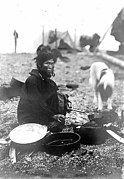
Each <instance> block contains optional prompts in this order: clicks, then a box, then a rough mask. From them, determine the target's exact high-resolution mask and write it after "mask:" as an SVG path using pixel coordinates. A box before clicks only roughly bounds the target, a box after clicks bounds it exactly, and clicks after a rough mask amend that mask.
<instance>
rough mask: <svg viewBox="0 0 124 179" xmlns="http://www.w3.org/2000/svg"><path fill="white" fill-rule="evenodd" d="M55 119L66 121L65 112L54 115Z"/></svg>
mask: <svg viewBox="0 0 124 179" xmlns="http://www.w3.org/2000/svg"><path fill="white" fill-rule="evenodd" d="M53 119H55V120H56V121H58V122H65V116H64V115H63V114H56V115H54V116H53Z"/></svg>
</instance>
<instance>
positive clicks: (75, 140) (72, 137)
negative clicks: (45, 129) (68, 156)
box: [43, 132, 81, 156]
mask: <svg viewBox="0 0 124 179" xmlns="http://www.w3.org/2000/svg"><path fill="white" fill-rule="evenodd" d="M80 139H81V137H80V135H79V134H77V133H74V132H57V133H53V134H50V135H47V136H46V137H45V138H44V142H43V147H44V151H45V152H47V153H49V154H52V155H58V156H61V155H62V154H64V153H66V152H67V153H69V152H71V151H72V150H76V149H78V148H79V147H80Z"/></svg>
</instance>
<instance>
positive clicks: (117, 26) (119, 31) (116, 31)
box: [111, 8, 124, 43]
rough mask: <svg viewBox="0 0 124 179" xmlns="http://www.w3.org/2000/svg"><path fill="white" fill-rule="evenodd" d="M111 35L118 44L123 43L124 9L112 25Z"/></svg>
mask: <svg viewBox="0 0 124 179" xmlns="http://www.w3.org/2000/svg"><path fill="white" fill-rule="evenodd" d="M111 35H112V36H114V37H115V40H117V41H118V42H120V43H124V8H123V9H121V11H120V12H119V13H118V15H117V17H116V18H115V20H114V21H113V23H112V29H111Z"/></svg>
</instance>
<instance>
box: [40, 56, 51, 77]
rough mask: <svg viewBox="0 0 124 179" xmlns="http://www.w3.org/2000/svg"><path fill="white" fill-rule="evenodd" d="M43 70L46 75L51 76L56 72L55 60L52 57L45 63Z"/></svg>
mask: <svg viewBox="0 0 124 179" xmlns="http://www.w3.org/2000/svg"><path fill="white" fill-rule="evenodd" d="M41 71H42V72H43V73H44V74H45V75H46V77H51V76H53V74H54V60H53V59H50V60H48V61H46V62H44V63H43V65H42V68H41Z"/></svg>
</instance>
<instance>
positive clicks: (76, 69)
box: [0, 53, 124, 179]
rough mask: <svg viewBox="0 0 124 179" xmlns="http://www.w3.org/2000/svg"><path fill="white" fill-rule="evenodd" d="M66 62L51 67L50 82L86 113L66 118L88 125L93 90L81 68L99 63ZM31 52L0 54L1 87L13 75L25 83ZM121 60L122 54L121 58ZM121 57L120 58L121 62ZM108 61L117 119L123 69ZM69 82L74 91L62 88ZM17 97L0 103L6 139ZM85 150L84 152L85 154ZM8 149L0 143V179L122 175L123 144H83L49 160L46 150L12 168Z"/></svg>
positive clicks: (123, 98) (76, 57)
mask: <svg viewBox="0 0 124 179" xmlns="http://www.w3.org/2000/svg"><path fill="white" fill-rule="evenodd" d="M66 56H68V57H69V58H70V62H68V63H64V62H63V61H61V60H60V59H58V61H57V63H56V65H55V72H56V76H55V77H54V80H55V81H56V83H57V84H58V85H59V86H60V90H61V91H62V92H63V93H67V94H68V95H69V98H70V100H71V101H72V105H73V108H76V109H79V110H82V111H84V113H79V112H71V113H70V114H67V120H68V121H69V120H74V121H75V120H76V121H84V122H85V121H87V120H88V114H91V113H92V112H93V110H94V109H95V108H96V106H94V104H93V90H92V89H91V87H90V86H89V84H88V78H89V70H82V69H81V67H84V66H89V65H91V64H92V63H93V62H94V61H102V59H100V58H98V57H96V56H93V55H87V54H86V53H82V54H81V53H80V54H66ZM33 57H35V54H1V55H0V84H1V85H3V84H9V83H10V81H11V78H12V77H15V78H17V79H19V80H21V81H25V79H26V78H27V76H28V75H29V74H28V73H29V72H30V70H31V69H32V68H33V67H34V66H35V63H34V61H33V60H32V59H33ZM119 58H120V56H119ZM123 59H124V58H123V56H121V60H123ZM106 63H107V64H108V65H109V66H110V67H111V68H112V69H113V71H114V74H115V89H114V93H113V108H114V109H115V111H116V113H117V114H118V116H119V120H120V121H119V122H118V121H116V122H118V123H121V125H122V128H121V129H123V121H121V119H120V112H121V108H122V106H123V104H124V80H123V79H124V70H123V69H120V68H119V67H117V66H115V65H113V64H111V63H108V62H107V61H106ZM67 83H74V84H78V85H79V87H78V88H77V89H75V90H72V89H69V88H66V84H67ZM18 101H19V98H14V99H11V100H7V101H0V138H4V137H6V136H7V135H8V134H9V132H10V131H11V130H12V129H13V128H14V127H15V126H16V124H17V113H16V110H17V105H18ZM83 149H87V154H86V155H83V154H82V152H83ZM8 151H9V146H8V145H7V146H5V145H0V176H1V177H6V178H7V177H9V178H37V179H40V178H44V177H45V178H46V177H47V178H94V179H97V178H100V179H106V178H111V179H114V178H117V179H120V178H122V177H123V175H124V174H123V170H124V144H121V143H119V142H118V141H116V140H115V139H113V138H109V139H107V140H106V141H105V143H103V144H101V145H92V146H90V145H88V146H86V145H81V147H80V149H79V150H77V151H73V152H72V153H71V154H65V155H63V156H62V157H58V156H52V155H49V154H46V153H45V152H39V153H34V154H33V155H31V156H30V155H29V154H28V153H27V154H21V155H18V161H17V163H16V164H12V163H11V161H10V158H9V156H8Z"/></svg>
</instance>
